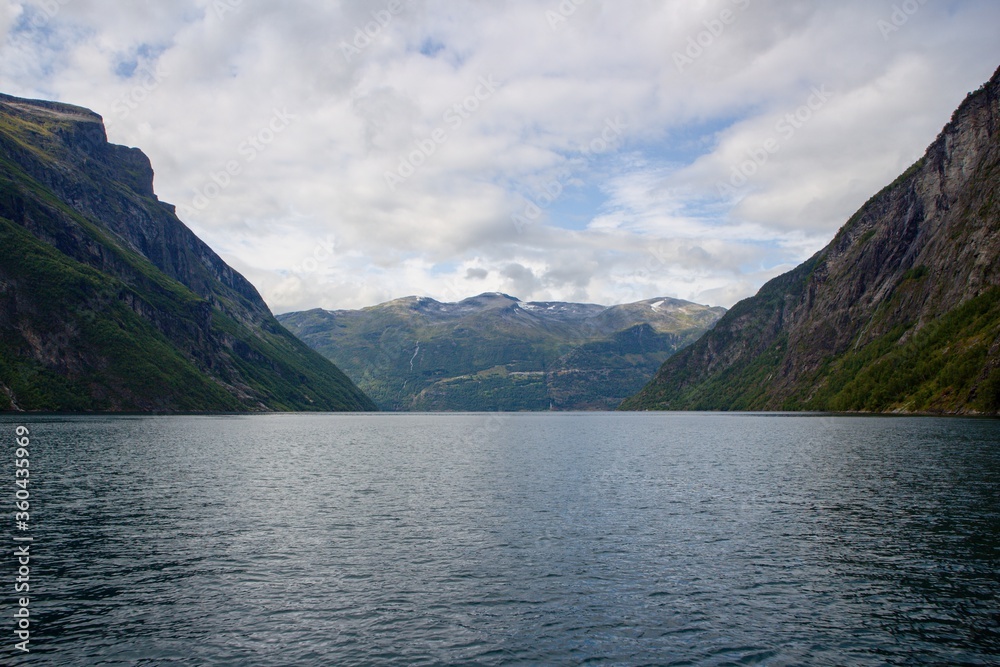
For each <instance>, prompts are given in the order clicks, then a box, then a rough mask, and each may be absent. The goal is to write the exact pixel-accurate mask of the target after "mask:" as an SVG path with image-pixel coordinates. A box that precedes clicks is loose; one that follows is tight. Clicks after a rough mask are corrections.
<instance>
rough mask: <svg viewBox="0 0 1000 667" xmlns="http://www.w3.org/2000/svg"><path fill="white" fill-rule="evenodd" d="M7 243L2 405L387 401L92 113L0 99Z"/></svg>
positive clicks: (0, 323)
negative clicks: (276, 313)
mask: <svg viewBox="0 0 1000 667" xmlns="http://www.w3.org/2000/svg"><path fill="white" fill-rule="evenodd" d="M0 236H2V240H0V241H2V245H0V248H2V250H0V409H3V408H5V407H6V408H7V409H44V410H138V411H149V410H162V411H176V410H269V409H280V410H295V409H322V410H340V409H371V408H373V407H374V404H372V403H371V402H370V401H369V400H368V399H367V398H366V397H365V396H364V395H363V394H362V393H361V392H360V391H359V390H358V389H357V388H356V387H354V385H353V384H352V383H351V382H350V381H349V380H348V379H347V378H346V376H344V375H343V374H342V373H340V371H339V370H338V369H336V368H335V367H334V366H333V365H332V364H330V363H329V362H328V361H326V360H325V359H323V358H322V357H320V356H319V355H317V354H315V353H314V352H312V351H311V350H309V349H308V348H307V347H306V346H304V345H303V344H301V343H300V342H299V341H298V340H296V339H295V338H294V337H293V336H291V335H290V334H289V333H288V332H287V331H286V330H285V329H284V328H283V327H281V326H280V325H279V324H278V323H277V321H276V320H275V319H274V318H273V316H272V315H271V313H270V311H269V310H268V308H267V306H266V305H265V304H264V302H263V300H262V299H261V298H260V295H259V294H258V293H257V290H256V289H254V287H253V286H252V285H251V284H250V283H249V282H248V281H247V280H246V279H245V278H243V276H241V275H240V274H239V273H237V272H236V271H234V270H233V269H232V268H231V267H229V266H228V265H226V263H225V262H224V261H223V260H222V259H221V258H220V257H219V256H218V255H216V254H215V253H214V252H213V251H212V250H211V249H210V248H209V247H208V246H207V245H206V244H205V243H203V242H202V241H201V240H200V239H199V238H198V237H197V236H195V235H194V233H192V232H191V230H190V229H188V228H187V227H186V226H185V225H184V224H183V223H182V222H181V221H180V220H178V219H177V217H176V216H175V215H174V208H173V207H172V206H170V205H169V204H165V203H163V202H160V201H158V199H157V198H156V195H155V194H154V192H153V170H152V168H151V166H150V163H149V160H148V159H147V158H146V156H145V155H143V154H142V152H141V151H139V150H137V149H134V148H125V147H123V146H115V145H112V144H109V143H108V142H107V137H106V134H105V131H104V126H103V123H102V121H101V118H100V116H98V115H97V114H94V113H93V112H90V111H88V110H86V109H81V108H79V107H73V106H70V105H65V104H57V103H52V102H42V101H34V100H22V99H18V98H13V97H9V96H3V95H0ZM5 403H6V404H7V405H6V406H5Z"/></svg>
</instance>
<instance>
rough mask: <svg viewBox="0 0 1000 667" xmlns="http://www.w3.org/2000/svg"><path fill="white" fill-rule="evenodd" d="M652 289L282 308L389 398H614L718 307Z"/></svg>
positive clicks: (593, 402) (458, 402)
mask: <svg viewBox="0 0 1000 667" xmlns="http://www.w3.org/2000/svg"><path fill="white" fill-rule="evenodd" d="M668 302H669V304H670V305H667V306H664V307H663V308H662V309H658V308H659V307H658V308H656V309H654V308H653V307H652V306H653V304H656V303H657V300H649V301H645V302H639V303H637V304H625V305H622V306H615V307H611V308H604V307H602V306H593V305H584V304H548V303H546V304H521V303H519V302H517V301H516V300H515V299H513V298H511V297H507V296H503V295H481V296H479V297H474V298H472V299H467V300H466V301H463V302H461V303H458V304H440V303H438V302H436V301H433V300H431V299H416V298H408V299H400V300H397V301H392V302H389V303H386V304H382V305H379V306H374V307H371V308H366V309H364V310H360V311H335V312H328V311H322V310H312V311H307V312H302V313H289V314H286V315H282V316H280V318H279V319H280V321H281V322H282V323H283V324H285V325H286V326H288V327H289V329H290V330H291V331H292V332H294V333H295V334H296V335H297V336H299V337H300V338H301V339H302V340H303V341H305V342H306V343H308V344H309V345H310V346H311V347H313V348H314V349H316V350H317V351H318V352H320V353H321V354H323V355H325V356H327V357H328V358H329V359H331V360H332V361H333V362H334V363H336V364H337V365H338V366H339V367H341V368H343V369H344V371H345V372H346V373H347V374H348V375H349V376H350V377H351V378H352V379H353V380H354V381H355V382H356V383H357V384H358V386H359V387H361V388H362V389H363V390H364V391H365V392H366V393H367V394H368V395H369V396H371V397H372V398H373V399H374V400H375V401H376V402H377V403H378V405H379V407H380V408H382V409H386V410H462V411H466V410H486V411H495V410H550V409H555V410H594V409H603V410H608V409H614V408H616V407H617V406H618V404H619V403H620V402H621V401H622V400H623V399H624V398H626V397H627V396H631V395H632V394H634V393H635V392H636V391H638V390H639V389H640V388H641V387H642V386H643V385H644V384H645V383H646V382H648V380H649V378H650V377H652V375H653V373H654V372H655V371H656V369H657V368H658V367H659V366H660V364H662V363H663V361H664V360H665V359H667V358H668V357H669V356H670V355H671V354H673V353H674V352H675V351H677V350H678V349H681V348H683V347H684V346H686V345H689V344H690V343H692V342H694V341H695V340H697V338H698V336H700V335H701V334H702V333H704V332H705V331H706V330H707V329H708V328H709V327H710V326H711V325H712V324H714V322H715V321H716V320H717V319H718V317H719V316H720V315H721V314H722V312H724V311H723V310H722V309H721V308H714V309H713V308H709V307H707V306H698V305H696V304H690V303H687V302H681V301H672V300H663V303H668Z"/></svg>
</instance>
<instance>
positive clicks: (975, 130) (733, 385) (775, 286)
mask: <svg viewBox="0 0 1000 667" xmlns="http://www.w3.org/2000/svg"><path fill="white" fill-rule="evenodd" d="M998 126H1000V69H998V70H997V72H996V73H995V74H994V75H993V78H992V79H991V80H990V81H989V82H988V83H987V84H985V85H984V86H983V87H982V88H980V89H979V90H978V91H976V92H975V93H971V94H970V95H969V96H968V97H967V98H966V99H965V101H964V102H963V103H962V104H961V106H960V107H959V108H958V110H957V111H955V113H954V115H953V116H952V119H951V122H950V123H948V125H947V126H946V127H945V128H944V130H943V131H942V132H941V133H940V135H938V137H937V139H936V140H935V141H934V142H933V143H932V144H931V146H930V147H929V148H928V149H927V152H926V153H925V154H924V156H923V157H922V158H921V159H920V160H919V161H917V163H916V164H914V165H913V166H911V167H910V168H909V169H908V170H906V172H905V173H903V174H902V175H901V176H900V177H899V178H897V179H896V180H895V181H894V182H893V183H892V184H890V185H889V186H887V187H886V188H884V189H883V190H882V191H881V192H879V193H878V194H876V195H875V196H874V197H872V198H871V199H870V200H869V201H868V202H867V203H866V204H865V205H864V206H862V207H861V209H860V210H859V211H858V212H857V213H855V214H854V215H853V216H852V217H851V218H850V220H848V221H847V223H846V224H845V225H844V226H843V227H842V228H841V229H840V231H839V232H838V233H837V235H836V237H835V238H834V239H833V241H831V242H830V244H829V245H828V246H827V247H826V248H824V249H823V250H821V251H820V252H818V253H817V254H816V255H815V256H813V257H812V258H811V259H809V260H808V261H806V262H805V263H803V264H802V265H801V266H799V267H798V268H796V269H794V270H793V271H791V272H789V273H786V274H784V275H782V276H779V277H778V278H775V279H774V280H772V281H770V282H769V283H767V284H766V285H764V287H762V288H761V290H760V291H759V292H758V294H757V295H756V296H754V297H752V298H750V299H746V300H744V301H741V302H740V303H738V304H736V305H735V306H734V307H733V308H732V310H730V311H729V312H728V313H727V314H726V315H725V317H723V318H722V319H721V320H720V321H719V323H718V324H717V325H716V327H715V328H714V329H713V330H712V331H711V332H709V333H708V334H706V336H705V337H704V338H702V339H701V340H700V341H699V342H698V343H696V344H695V345H693V346H691V347H690V348H688V349H687V350H685V351H683V352H681V353H680V354H678V355H676V356H674V357H672V358H671V359H669V360H668V361H667V362H666V363H665V364H664V365H663V366H662V367H661V368H660V370H659V371H658V373H657V375H656V377H655V378H654V379H653V380H652V381H651V382H650V384H649V385H647V386H646V387H645V388H644V389H643V390H642V391H641V392H640V393H639V394H638V395H637V396H635V397H633V398H632V399H630V400H628V401H626V402H625V404H624V405H623V408H624V409H672V410H690V409H695V410H700V409H710V410H774V409H788V410H795V409H812V410H843V411H873V412H886V411H894V412H941V413H989V414H995V413H996V412H997V411H998V409H1000V201H998V185H1000V134H998Z"/></svg>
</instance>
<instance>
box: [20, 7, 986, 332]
mask: <svg viewBox="0 0 1000 667" xmlns="http://www.w3.org/2000/svg"><path fill="white" fill-rule="evenodd" d="M998 27H1000V3H998V2H994V1H992V0H980V1H971V0H970V1H957V0H955V1H949V0H893V1H883V0H859V1H855V0H843V1H840V2H818V1H816V2H810V1H796V0H782V1H778V0H771V1H765V0H704V1H698V0H660V1H653V0H615V1H611V0H607V1H601V0H537V1H536V0H374V1H372V2H368V1H361V0H359V1H354V2H346V1H341V2H338V1H337V0H315V1H313V0H298V1H294V2H277V1H270V0H257V1H255V0H170V1H169V2H168V1H159V2H152V1H147V2H143V1H141V0H140V1H133V2H129V3H122V2H112V1H111V0H38V1H32V2H25V1H13V0H0V92H4V93H7V94H10V95H17V96H21V97H30V98H40V99H50V100H58V101H62V102H67V103H71V104H76V105H79V106H84V107H87V108H90V109H93V110H94V111H96V112H98V113H100V114H101V115H102V116H103V117H104V119H105V125H106V126H107V132H108V136H109V139H110V140H111V141H112V142H114V143H119V144H124V145H128V146H137V147H139V148H141V149H142V150H143V151H144V152H145V153H146V154H147V155H148V156H149V157H150V159H151V161H152V164H153V168H154V171H155V173H156V176H155V182H154V186H155V188H156V191H157V194H158V196H159V198H160V199H161V200H163V201H167V202H170V203H173V204H175V205H176V206H177V210H178V215H179V216H180V218H181V219H182V220H183V221H184V222H185V223H186V224H187V225H188V226H189V227H190V228H191V229H192V230H194V232H195V233H196V234H198V235H199V236H200V237H201V238H202V239H204V240H205V241H206V242H207V243H208V244H209V245H210V246H212V248H213V249H215V250H216V252H218V253H219V254H220V255H221V256H222V257H223V259H225V260H226V261H227V262H228V263H229V264H231V265H232V266H233V267H235V268H236V269H237V270H239V271H240V272H242V273H243V274H244V275H245V276H246V277H247V278H248V279H249V280H250V281H251V282H252V283H253V284H254V285H255V286H256V287H257V288H258V290H259V291H260V292H261V295H262V296H263V297H264V299H265V301H266V302H267V303H268V305H269V306H270V307H271V308H272V310H273V311H274V312H276V313H283V312H288V311H294V310H305V309H309V308H316V307H321V308H327V309H338V308H360V307H364V306H369V305H374V304H376V303H381V302H384V301H388V300H390V299H394V298H399V297H403V296H408V295H418V296H429V297H432V298H435V299H438V300H441V301H456V300H460V299H462V298H465V297H468V296H472V295H475V294H479V293H482V292H490V291H499V292H504V293H507V294H510V295H513V296H516V297H518V298H520V299H522V300H525V301H528V300H535V301H544V300H562V301H580V302H591V303H601V304H608V305H610V304H615V303H628V302H633V301H638V300H642V299H649V298H653V297H661V296H668V297H675V298H681V299H688V300H691V301H694V302H697V303H704V304H709V305H721V306H726V307H729V306H731V305H732V304H733V303H735V302H736V301H738V300H740V299H742V298H745V297H747V296H751V295H752V294H754V293H755V292H756V291H757V289H758V288H759V287H760V286H761V285H762V284H763V283H764V282H766V281H767V280H768V279H770V278H772V277H774V276H776V275H778V274H780V273H783V272H784V271H787V270H789V269H791V268H793V267H794V266H795V265H797V264H799V263H800V262H802V261H803V260H805V259H807V258H808V257H809V256H811V255H812V254H813V253H815V252H816V251H817V250H819V249H820V248H822V247H823V246H824V245H826V243H828V242H829V240H830V239H831V238H832V237H833V235H834V234H835V233H836V231H837V229H838V228H839V227H840V225H842V224H843V223H844V222H845V221H846V220H847V219H848V218H849V217H850V215H851V214H852V213H853V212H854V211H855V210H856V209H857V208H858V207H859V206H861V205H862V204H863V203H864V202H865V201H866V200H867V199H868V198H869V197H870V196H871V195H872V194H874V193H875V192H877V191H878V190H879V189H881V188H882V187H883V186H884V185H886V184H887V183H889V182H891V181H892V180H893V179H894V178H895V177H896V176H897V175H898V174H899V173H901V172H902V171H903V170H904V169H905V168H906V167H907V166H909V165H910V164H912V163H913V162H914V161H915V160H916V159H917V158H919V157H920V156H921V155H922V154H923V152H924V150H925V149H926V147H927V146H928V145H929V144H930V143H931V141H933V139H934V137H935V136H937V134H938V132H939V131H940V130H941V128H942V127H943V126H944V125H945V123H947V121H948V120H949V118H950V116H951V113H952V112H953V111H954V109H955V108H956V107H957V106H958V104H959V103H960V102H961V101H962V100H963V98H964V97H965V96H966V94H968V93H969V92H971V91H973V90H975V89H977V88H978V87H979V86H980V85H981V84H982V83H984V82H985V81H986V80H988V79H989V77H990V76H991V75H992V73H993V72H994V70H995V69H996V68H997V66H998V65H1000V32H998V30H1000V28H998Z"/></svg>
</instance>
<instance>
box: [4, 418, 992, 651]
mask: <svg viewBox="0 0 1000 667" xmlns="http://www.w3.org/2000/svg"><path fill="white" fill-rule="evenodd" d="M0 424H2V426H3V427H5V430H7V431H8V432H9V435H10V437H9V438H8V440H10V441H11V442H12V441H13V435H12V433H13V428H14V426H15V425H16V424H28V425H29V426H30V427H31V430H32V450H31V471H32V488H31V492H32V502H33V505H32V521H33V529H32V535H33V536H34V538H35V543H34V544H33V546H32V548H33V549H34V551H33V554H34V561H33V570H32V577H33V579H32V586H31V594H32V596H33V597H32V602H31V605H32V607H31V609H32V613H33V618H34V619H35V620H36V625H35V626H34V633H33V635H32V647H33V650H32V653H31V654H30V656H27V657H26V658H25V657H17V656H14V652H13V650H12V649H13V643H14V641H15V639H14V638H13V634H12V632H11V630H12V627H13V626H12V624H11V623H10V621H9V620H8V625H9V630H8V632H6V634H7V636H8V643H9V646H6V647H4V649H3V650H4V653H5V655H6V658H5V659H4V661H3V662H4V663H5V664H11V663H13V664H33V665H35V664H38V665H41V664H46V665H48V664H51V665H87V666H90V665H169V664H177V665H317V666H318V665H465V664H484V665H508V664H511V665H513V664H519V665H575V664H584V663H587V664H616V665H640V664H647V665H671V664H678V665H681V664H683V665H753V664H761V665H834V664H836V665H896V664H899V665H902V664H950V665H958V664H969V665H985V664H997V660H998V658H997V656H998V655H1000V605H998V603H997V595H998V591H1000V586H998V584H1000V574H998V570H1000V422H997V421H993V420H974V419H929V418H876V417H839V416H822V415H812V416H809V415H797V416H782V415H737V414H563V413H548V414H499V415H482V414H471V415H469V414H467V415H454V414H453V415H414V414H397V415H375V414H372V415H261V416H225V417H60V418H55V417H24V418H20V419H19V418H17V417H13V416H5V417H3V418H2V422H0ZM5 458H7V459H11V458H12V455H11V456H7V457H5ZM4 470H6V471H7V475H8V479H9V480H10V481H11V483H10V484H8V485H7V486H8V487H10V488H13V479H14V473H13V465H12V462H10V461H7V462H5V466H4ZM11 495H12V494H11ZM11 518H12V517H11ZM5 551H10V550H5ZM4 560H5V561H6V562H4V563H3V566H2V567H3V571H5V572H7V573H8V575H7V576H8V577H9V578H10V579H11V580H12V579H13V576H14V575H13V574H12V573H13V570H14V567H15V566H14V565H12V560H11V559H10V558H7V559H4ZM4 586H5V588H6V589H7V590H8V593H7V594H6V595H5V596H4V597H5V602H4V605H5V608H6V609H8V610H9V611H10V610H12V609H13V607H12V604H14V602H12V600H13V598H14V594H13V593H12V592H11V591H12V587H8V586H7V585H6V584H5V585H4ZM11 613H12V612H11ZM12 656H13V657H12Z"/></svg>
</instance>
